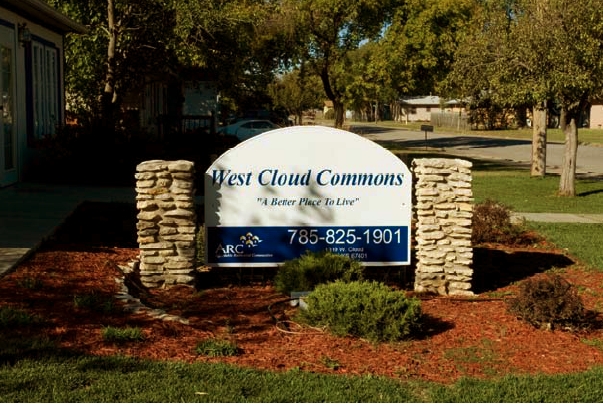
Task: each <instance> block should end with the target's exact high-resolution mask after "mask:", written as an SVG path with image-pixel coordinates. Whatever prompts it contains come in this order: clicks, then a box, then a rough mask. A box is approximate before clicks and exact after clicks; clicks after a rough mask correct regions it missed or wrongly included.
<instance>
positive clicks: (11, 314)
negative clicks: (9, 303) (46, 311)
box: [0, 306, 38, 329]
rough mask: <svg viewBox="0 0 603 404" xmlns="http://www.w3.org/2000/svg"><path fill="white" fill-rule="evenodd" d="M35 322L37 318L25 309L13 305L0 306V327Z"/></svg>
mask: <svg viewBox="0 0 603 404" xmlns="http://www.w3.org/2000/svg"><path fill="white" fill-rule="evenodd" d="M36 322H38V319H37V318H36V317H35V316H33V315H31V314H29V313H27V312H26V311H23V310H19V309H15V308H13V307H6V306H3V307H0V328H5V329H9V328H14V327H23V326H28V325H32V324H35V323H36Z"/></svg>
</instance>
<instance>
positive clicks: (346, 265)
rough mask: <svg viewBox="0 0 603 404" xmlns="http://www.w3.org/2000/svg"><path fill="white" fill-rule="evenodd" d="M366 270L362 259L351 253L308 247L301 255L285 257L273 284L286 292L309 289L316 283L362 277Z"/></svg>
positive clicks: (346, 280) (359, 278) (349, 280)
mask: <svg viewBox="0 0 603 404" xmlns="http://www.w3.org/2000/svg"><path fill="white" fill-rule="evenodd" d="M363 270H364V267H363V266H362V264H361V263H360V262H359V261H356V260H353V259H351V258H349V257H346V256H343V255H338V254H334V253H332V252H329V251H321V252H311V251H307V252H306V253H304V254H303V255H302V256H301V257H299V258H295V259H293V260H289V261H286V262H285V263H284V264H283V265H282V266H281V267H279V269H278V271H277V273H276V276H275V278H274V287H275V289H276V290H277V291H279V292H281V293H284V294H286V295H289V294H291V292H306V291H308V292H309V291H311V290H313V289H314V288H315V287H316V285H319V284H323V283H327V282H332V281H335V280H342V281H345V282H351V281H356V280H362V279H363Z"/></svg>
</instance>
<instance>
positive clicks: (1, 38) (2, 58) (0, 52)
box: [0, 26, 17, 186]
mask: <svg viewBox="0 0 603 404" xmlns="http://www.w3.org/2000/svg"><path fill="white" fill-rule="evenodd" d="M14 35H15V34H14V30H11V29H10V28H8V27H3V26H0V186H5V185H9V184H12V183H14V182H17V134H16V124H15V122H16V121H15V118H16V116H15V74H14V69H15V51H14Z"/></svg>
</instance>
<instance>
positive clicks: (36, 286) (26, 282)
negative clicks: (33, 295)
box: [17, 277, 44, 290]
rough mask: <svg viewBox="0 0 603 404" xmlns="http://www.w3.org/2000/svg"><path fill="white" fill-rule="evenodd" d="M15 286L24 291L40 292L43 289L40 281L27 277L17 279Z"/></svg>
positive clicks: (42, 283)
mask: <svg viewBox="0 0 603 404" xmlns="http://www.w3.org/2000/svg"><path fill="white" fill-rule="evenodd" d="M17 285H19V286H20V287H22V288H24V289H30V290H40V289H42V288H43V287H44V282H42V280H41V279H37V278H30V277H27V278H23V279H19V280H18V281H17Z"/></svg>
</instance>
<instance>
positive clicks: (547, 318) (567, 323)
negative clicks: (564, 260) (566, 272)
mask: <svg viewBox="0 0 603 404" xmlns="http://www.w3.org/2000/svg"><path fill="white" fill-rule="evenodd" d="M508 310H509V311H510V312H511V313H513V314H515V315H516V316H518V317H519V318H520V319H522V320H524V321H526V322H528V323H530V324H531V325H533V326H534V327H537V328H546V329H553V328H565V329H568V328H569V329H575V328H577V327H582V326H584V325H586V323H587V318H588V315H587V311H586V310H585V308H584V305H583V303H582V299H581V298H580V296H578V292H577V290H576V288H575V287H574V286H573V285H571V284H570V283H569V282H567V281H566V280H565V279H563V278H562V277H561V276H559V275H556V274H555V275H545V276H540V277H538V278H534V279H528V280H526V281H524V282H522V283H521V284H520V287H519V294H518V296H517V297H516V298H514V299H511V300H510V301H509V303H508Z"/></svg>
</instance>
